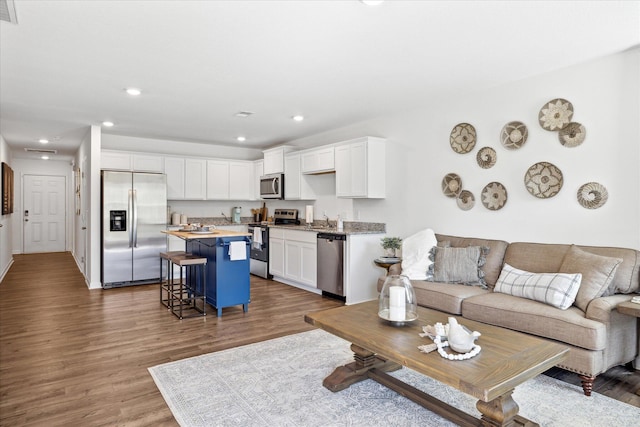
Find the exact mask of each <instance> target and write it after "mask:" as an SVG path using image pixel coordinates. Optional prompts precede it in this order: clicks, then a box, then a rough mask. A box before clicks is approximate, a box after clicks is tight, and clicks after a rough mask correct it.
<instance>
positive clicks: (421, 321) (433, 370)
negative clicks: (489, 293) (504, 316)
mask: <svg viewBox="0 0 640 427" xmlns="http://www.w3.org/2000/svg"><path fill="white" fill-rule="evenodd" d="M418 316H419V318H418V320H417V321H415V322H412V323H411V324H408V325H405V326H401V327H397V326H392V325H391V324H389V323H388V322H386V321H384V320H382V319H380V318H379V317H378V301H369V302H365V303H361V304H356V305H350V306H344V307H338V308H334V309H330V310H325V311H321V312H316V313H311V314H308V315H306V316H305V321H306V322H307V323H310V324H312V325H314V326H316V327H318V328H321V329H324V330H325V331H327V332H329V333H331V334H333V335H336V336H338V337H340V338H343V339H345V340H347V341H350V342H351V343H352V345H351V350H352V351H353V352H354V359H355V361H354V362H352V363H350V364H348V365H345V366H341V367H339V368H337V369H336V370H335V371H334V372H333V373H332V374H331V375H329V376H328V377H327V378H325V380H324V382H323V385H324V386H325V387H326V388H328V389H329V390H331V391H340V390H343V389H345V388H347V387H349V386H350V385H351V384H354V383H356V382H358V381H362V380H365V379H367V378H371V379H373V380H375V381H377V382H379V383H380V384H383V385H385V386H387V387H389V388H390V389H392V390H394V391H396V392H398V393H399V394H401V395H402V396H405V397H407V398H409V399H411V400H413V401H414V402H416V403H418V404H420V405H422V406H424V407H425V408H427V409H429V410H430V411H432V412H435V413H437V414H438V415H440V416H442V417H444V418H447V419H449V420H451V421H453V422H455V423H457V424H458V425H461V426H478V425H484V426H520V425H522V426H536V425H537V424H536V423H534V422H532V421H529V420H527V419H526V418H523V417H521V416H519V415H518V405H517V404H516V402H515V401H514V400H513V397H512V396H511V394H512V393H513V390H514V389H515V387H516V386H518V385H520V384H522V383H523V382H525V381H527V380H528V379H530V378H533V377H535V376H537V375H539V374H541V373H542V372H544V371H546V370H547V369H550V368H551V367H553V366H555V365H557V364H558V363H559V362H561V361H562V360H563V359H564V358H565V357H566V355H567V353H568V351H569V349H568V348H567V347H565V346H563V345H560V344H556V343H553V342H550V341H546V340H542V339H539V338H536V337H533V336H529V335H525V334H522V333H519V332H515V331H511V330H508V329H503V328H499V327H495V326H490V325H486V324H483V323H478V322H473V321H471V320H466V319H462V318H459V317H458V320H459V322H460V323H461V324H463V325H464V326H466V327H467V328H469V329H470V330H472V331H474V330H477V331H479V332H481V333H482V336H481V337H480V338H479V339H478V341H477V344H478V345H480V346H481V347H482V351H481V352H480V354H478V355H477V356H475V357H474V358H472V359H468V360H463V361H451V360H448V359H444V358H443V357H441V356H440V355H439V354H438V352H437V351H434V352H431V353H429V354H424V353H421V352H420V351H419V350H418V346H419V345H423V344H429V343H431V340H429V339H428V338H422V337H420V336H419V335H418V334H419V333H421V332H422V326H425V325H433V324H435V323H436V322H442V323H443V324H444V323H447V322H448V321H447V317H448V315H447V314H446V313H441V312H439V311H435V310H429V309H426V308H423V307H418ZM448 351H450V350H448ZM401 366H406V367H408V368H410V369H413V370H414V371H416V372H419V373H421V374H423V375H426V376H428V377H431V378H433V379H435V380H437V381H440V382H442V383H445V384H447V385H450V386H452V387H454V388H456V389H458V390H460V391H462V392H464V393H466V394H469V395H471V396H474V397H476V398H477V399H478V402H477V404H476V407H477V408H478V410H479V411H480V413H481V414H482V417H481V418H480V419H478V418H475V417H473V416H472V415H469V414H467V413H465V412H463V411H461V410H459V409H457V408H454V407H452V406H450V405H448V404H446V403H444V402H442V401H440V400H438V399H436V398H434V397H432V396H430V395H428V394H427V393H425V392H423V391H421V390H418V389H416V388H415V387H412V386H410V385H409V384H406V383H404V382H402V381H400V380H398V379H396V378H394V377H392V376H391V375H388V374H387V373H386V372H389V371H393V370H396V369H400V367H401Z"/></svg>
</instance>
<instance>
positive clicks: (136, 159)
mask: <svg viewBox="0 0 640 427" xmlns="http://www.w3.org/2000/svg"><path fill="white" fill-rule="evenodd" d="M132 160H133V170H134V171H136V172H160V173H162V171H163V170H164V167H163V165H162V157H161V156H154V155H146V154H134V155H133V158H132Z"/></svg>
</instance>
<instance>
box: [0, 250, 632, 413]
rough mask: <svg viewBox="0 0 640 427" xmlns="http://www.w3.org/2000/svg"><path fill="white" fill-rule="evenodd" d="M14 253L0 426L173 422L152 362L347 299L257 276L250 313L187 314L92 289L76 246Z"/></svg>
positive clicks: (286, 327)
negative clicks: (76, 257) (60, 250)
mask: <svg viewBox="0 0 640 427" xmlns="http://www.w3.org/2000/svg"><path fill="white" fill-rule="evenodd" d="M14 260H15V262H14V265H13V266H12V267H11V269H10V271H9V272H8V273H7V275H6V277H5V279H4V281H3V282H2V284H0V426H44V425H46V426H148V425H153V426H161V425H162V426H164V425H166V426H176V425H177V423H176V422H175V420H174V419H173V417H172V415H171V412H170V411H169V409H168V407H167V405H166V404H165V402H164V399H163V398H162V396H161V395H160V392H159V391H158V389H157V388H156V386H155V384H154V382H153V380H152V379H151V376H150V375H149V373H148V371H147V368H148V367H150V366H154V365H157V364H161V363H166V362H170V361H173V360H179V359H183V358H187V357H192V356H197V355H200V354H204V353H210V352H212V351H218V350H222V349H226V348H230V347H236V346H240V345H245V344H249V343H252V342H258V341H263V340H268V339H272V338H276V337H279V336H284V335H288V334H293V333H298V332H303V331H307V330H310V329H312V327H311V326H310V325H308V324H306V323H305V322H304V320H303V316H304V314H306V313H308V312H311V311H316V310H323V309H326V308H330V307H335V306H339V305H341V304H342V303H341V302H339V301H336V300H333V299H330V298H325V297H321V296H319V295H315V294H312V293H309V292H306V291H303V290H300V289H296V288H293V287H290V286H287V285H283V284H280V283H277V282H273V281H270V280H264V279H260V278H257V277H255V276H251V277H252V280H251V301H252V302H251V304H250V305H249V312H248V313H243V311H242V307H241V306H237V307H229V308H225V309H224V310H223V316H222V317H221V318H216V317H215V313H214V311H213V309H211V310H210V311H209V312H208V314H207V316H206V317H205V318H191V319H185V320H182V321H180V320H178V319H177V318H176V317H174V316H173V315H172V314H170V313H169V312H167V310H166V308H164V307H163V306H161V304H160V302H159V293H158V285H144V286H134V287H126V288H118V289H110V290H91V291H89V290H88V289H87V288H86V285H85V283H84V279H83V277H82V275H81V274H80V272H79V271H78V269H77V267H76V264H75V262H74V260H73V258H72V257H71V255H70V254H69V253H53V254H34V255H17V256H14ZM562 372H563V371H560V374H556V376H559V377H561V379H563V380H565V381H568V382H573V379H574V378H575V379H576V380H577V376H575V375H569V376H566V378H562V376H563V375H562ZM551 374H552V375H553V373H551ZM639 387H640V373H639V372H637V371H633V370H631V369H628V368H625V367H617V368H614V369H612V370H610V371H609V372H607V373H606V374H603V375H602V376H600V377H598V379H597V380H596V384H595V387H594V391H596V392H598V393H602V394H605V395H608V396H610V397H613V398H615V399H618V400H621V401H626V402H628V403H631V404H634V405H636V406H639V407H640V396H637V395H635V394H634V392H635V391H636V390H638V388H639Z"/></svg>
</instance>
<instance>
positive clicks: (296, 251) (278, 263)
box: [269, 228, 317, 288]
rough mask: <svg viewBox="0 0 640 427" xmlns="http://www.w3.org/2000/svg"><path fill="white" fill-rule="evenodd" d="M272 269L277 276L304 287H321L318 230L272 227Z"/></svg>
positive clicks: (270, 264) (270, 247)
mask: <svg viewBox="0 0 640 427" xmlns="http://www.w3.org/2000/svg"><path fill="white" fill-rule="evenodd" d="M269 273H270V274H272V275H273V276H274V280H278V281H282V282H284V283H288V284H291V285H294V286H301V287H304V288H316V287H317V279H316V277H317V233H316V232H315V231H302V230H286V229H282V228H271V229H270V230H269Z"/></svg>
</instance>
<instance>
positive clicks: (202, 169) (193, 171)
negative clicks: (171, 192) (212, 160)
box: [184, 159, 207, 200]
mask: <svg viewBox="0 0 640 427" xmlns="http://www.w3.org/2000/svg"><path fill="white" fill-rule="evenodd" d="M184 166H185V170H184V198H185V199H191V200H194V199H197V200H203V199H205V198H206V195H207V191H206V190H207V189H206V182H207V178H206V177H207V162H206V160H201V159H185V161H184Z"/></svg>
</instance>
